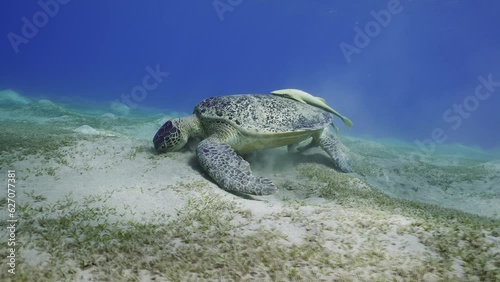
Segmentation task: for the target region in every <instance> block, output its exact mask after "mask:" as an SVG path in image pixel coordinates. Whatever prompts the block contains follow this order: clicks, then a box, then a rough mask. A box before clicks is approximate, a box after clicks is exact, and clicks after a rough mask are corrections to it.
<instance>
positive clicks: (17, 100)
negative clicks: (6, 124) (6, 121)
mask: <svg viewBox="0 0 500 282" xmlns="http://www.w3.org/2000/svg"><path fill="white" fill-rule="evenodd" d="M29 103H31V100H30V99H28V98H26V97H23V96H21V95H19V94H18V93H17V92H15V91H13V90H11V89H6V90H2V91H0V106H15V105H27V104H29Z"/></svg>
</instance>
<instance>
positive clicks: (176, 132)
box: [153, 115, 201, 152]
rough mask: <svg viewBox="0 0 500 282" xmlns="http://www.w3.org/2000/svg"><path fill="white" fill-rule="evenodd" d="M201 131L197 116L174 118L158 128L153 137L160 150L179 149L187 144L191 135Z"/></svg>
mask: <svg viewBox="0 0 500 282" xmlns="http://www.w3.org/2000/svg"><path fill="white" fill-rule="evenodd" d="M200 131H201V130H200V128H199V122H198V119H197V118H196V117H195V116H193V115H191V116H189V117H184V118H174V119H171V120H169V121H167V122H165V124H163V125H162V126H161V127H160V129H158V131H157V132H156V134H155V137H154V138H153V144H154V146H155V149H156V150H157V151H158V152H173V151H178V150H180V149H182V147H184V146H185V145H186V143H187V142H188V140H189V138H190V137H196V136H197V135H199V134H200Z"/></svg>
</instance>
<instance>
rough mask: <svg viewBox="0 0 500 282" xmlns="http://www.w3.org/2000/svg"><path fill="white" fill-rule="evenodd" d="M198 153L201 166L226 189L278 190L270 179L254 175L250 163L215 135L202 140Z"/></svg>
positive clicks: (260, 192)
mask: <svg viewBox="0 0 500 282" xmlns="http://www.w3.org/2000/svg"><path fill="white" fill-rule="evenodd" d="M196 153H197V155H198V159H199V162H200V165H201V167H202V168H203V169H204V170H205V171H206V172H208V174H209V175H210V176H211V177H212V178H213V179H214V180H215V182H217V183H218V184H219V185H220V186H221V187H222V188H223V189H224V190H228V191H234V192H241V193H247V194H253V195H270V194H273V193H274V192H276V190H277V189H276V185H274V184H273V183H272V182H271V180H270V179H268V178H265V177H256V176H254V175H253V174H252V171H251V170H250V164H249V163H248V162H247V161H245V160H244V159H243V158H242V157H240V156H239V155H238V154H236V152H235V151H234V150H233V149H232V148H231V146H229V145H228V144H225V143H221V140H219V139H218V138H217V137H215V136H212V137H209V138H207V139H205V140H203V141H201V142H200V144H199V145H198V148H197V150H196Z"/></svg>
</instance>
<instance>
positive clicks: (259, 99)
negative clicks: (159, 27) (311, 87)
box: [153, 94, 352, 195]
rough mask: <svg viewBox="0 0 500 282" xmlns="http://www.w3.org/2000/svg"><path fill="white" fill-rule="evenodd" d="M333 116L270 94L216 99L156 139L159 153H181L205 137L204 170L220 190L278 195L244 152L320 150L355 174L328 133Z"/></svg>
mask: <svg viewBox="0 0 500 282" xmlns="http://www.w3.org/2000/svg"><path fill="white" fill-rule="evenodd" d="M330 123H332V116H331V115H330V114H329V113H328V112H326V111H324V110H322V109H319V108H317V107H314V106H311V105H308V104H302V103H298V102H297V101H294V100H292V99H283V98H281V97H279V96H273V95H268V94H267V95H266V94H243V95H230V96H219V97H211V98H208V99H205V100H203V101H201V102H200V103H199V104H198V105H196V107H195V109H194V112H193V114H192V115H190V116H186V117H182V118H174V119H172V120H169V121H167V122H166V123H165V124H163V126H161V127H160V129H159V130H158V132H156V135H155V136H154V138H153V144H154V147H155V149H156V150H157V151H159V152H172V151H177V150H179V149H181V148H182V147H184V146H185V145H186V143H187V141H188V139H189V138H193V137H196V138H202V139H203V140H202V141H201V142H200V143H199V144H198V147H197V149H196V153H197V156H198V160H199V163H200V165H201V167H202V168H203V169H204V170H205V171H206V172H207V173H208V174H209V175H210V176H211V177H212V179H214V180H215V182H217V183H218V184H219V186H221V188H223V189H225V190H228V191H234V192H241V193H247V194H254V195H270V194H272V193H274V192H275V191H276V186H275V185H274V184H273V183H272V182H271V180H269V179H267V178H264V177H256V176H254V175H253V174H252V171H251V170H250V164H249V163H248V162H247V161H245V160H244V159H243V158H242V157H240V156H239V154H245V153H250V152H253V151H256V150H260V149H265V148H273V147H280V146H285V145H288V146H289V147H288V148H289V150H293V149H294V148H296V145H297V144H298V143H299V142H301V141H304V140H307V139H309V138H311V137H312V141H311V142H310V143H309V144H308V145H305V146H303V147H302V148H299V151H304V150H307V149H309V148H312V147H317V146H321V148H323V150H325V151H326V152H327V153H328V155H330V157H331V158H332V160H333V165H334V166H335V167H336V168H337V169H339V170H340V171H342V172H351V171H352V170H351V165H350V161H349V158H348V157H347V155H346V153H345V152H343V151H342V147H341V143H340V141H339V140H338V139H337V138H336V137H335V136H333V135H331V134H330V132H329V130H328V126H329V124H330Z"/></svg>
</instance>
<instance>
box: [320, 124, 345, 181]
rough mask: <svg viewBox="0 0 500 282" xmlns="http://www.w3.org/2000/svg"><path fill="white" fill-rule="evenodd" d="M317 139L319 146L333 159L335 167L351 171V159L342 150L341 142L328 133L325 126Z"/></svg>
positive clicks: (343, 170)
mask: <svg viewBox="0 0 500 282" xmlns="http://www.w3.org/2000/svg"><path fill="white" fill-rule="evenodd" d="M313 141H314V140H313ZM318 141H319V145H320V146H321V148H322V149H323V150H325V152H326V153H327V154H328V155H329V156H330V157H331V158H332V159H333V163H334V165H335V167H336V168H337V169H339V170H341V171H342V172H352V167H351V161H350V160H349V157H348V156H347V154H346V153H345V152H344V151H343V150H342V148H341V146H342V143H340V140H339V139H338V138H337V137H335V136H333V135H332V134H330V132H329V131H328V129H327V128H325V130H323V132H322V133H321V135H320V136H319V138H318Z"/></svg>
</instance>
